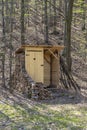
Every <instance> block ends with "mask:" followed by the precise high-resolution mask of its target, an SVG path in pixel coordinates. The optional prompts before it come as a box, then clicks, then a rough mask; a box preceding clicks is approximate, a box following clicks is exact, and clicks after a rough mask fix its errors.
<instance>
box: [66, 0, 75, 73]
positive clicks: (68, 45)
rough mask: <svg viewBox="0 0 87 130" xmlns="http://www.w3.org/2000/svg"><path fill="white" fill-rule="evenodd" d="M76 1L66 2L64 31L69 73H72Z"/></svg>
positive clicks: (68, 0) (67, 0) (69, 0)
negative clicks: (72, 36)
mask: <svg viewBox="0 0 87 130" xmlns="http://www.w3.org/2000/svg"><path fill="white" fill-rule="evenodd" d="M73 3H74V0H65V31H64V45H65V50H64V51H65V52H64V54H65V57H66V63H67V66H68V71H69V72H71V65H72V61H71V22H72V11H73Z"/></svg>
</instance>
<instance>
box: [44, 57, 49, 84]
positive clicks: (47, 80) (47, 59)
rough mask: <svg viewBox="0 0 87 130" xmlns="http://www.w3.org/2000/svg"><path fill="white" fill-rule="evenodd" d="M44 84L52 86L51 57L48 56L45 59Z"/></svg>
mask: <svg viewBox="0 0 87 130" xmlns="http://www.w3.org/2000/svg"><path fill="white" fill-rule="evenodd" d="M48 61H49V62H48ZM44 84H45V85H47V86H48V85H49V84H50V56H49V55H46V58H44Z"/></svg>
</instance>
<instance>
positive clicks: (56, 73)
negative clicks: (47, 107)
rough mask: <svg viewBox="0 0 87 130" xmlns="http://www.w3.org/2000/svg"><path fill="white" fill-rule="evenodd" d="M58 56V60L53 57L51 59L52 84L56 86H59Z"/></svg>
mask: <svg viewBox="0 0 87 130" xmlns="http://www.w3.org/2000/svg"><path fill="white" fill-rule="evenodd" d="M59 64H60V63H59V56H58V60H57V59H56V58H55V57H53V58H52V84H53V85H57V86H58V84H59V76H60V67H59Z"/></svg>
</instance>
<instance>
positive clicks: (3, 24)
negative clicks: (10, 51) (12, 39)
mask: <svg viewBox="0 0 87 130" xmlns="http://www.w3.org/2000/svg"><path fill="white" fill-rule="evenodd" d="M4 7H5V5H4V0H2V33H3V39H2V41H3V61H2V63H3V67H2V71H3V73H2V81H3V87H6V86H5V50H6V49H5V42H6V39H5V19H4V18H5V17H4Z"/></svg>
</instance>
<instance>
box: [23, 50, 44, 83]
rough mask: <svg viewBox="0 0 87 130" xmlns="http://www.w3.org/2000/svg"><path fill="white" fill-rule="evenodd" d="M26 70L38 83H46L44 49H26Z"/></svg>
mask: <svg viewBox="0 0 87 130" xmlns="http://www.w3.org/2000/svg"><path fill="white" fill-rule="evenodd" d="M25 63H26V70H27V72H28V73H29V75H30V76H31V78H32V79H33V80H35V81H36V82H42V83H43V82H44V58H43V49H39V48H29V49H26V58H25Z"/></svg>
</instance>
